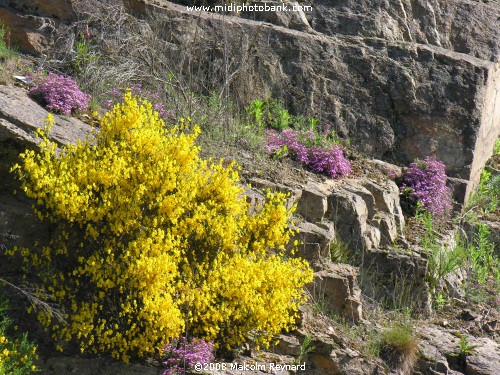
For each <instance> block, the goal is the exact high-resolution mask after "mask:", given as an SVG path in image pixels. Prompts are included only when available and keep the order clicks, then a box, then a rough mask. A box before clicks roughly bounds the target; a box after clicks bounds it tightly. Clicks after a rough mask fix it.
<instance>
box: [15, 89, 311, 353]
mask: <svg viewBox="0 0 500 375" xmlns="http://www.w3.org/2000/svg"><path fill="white" fill-rule="evenodd" d="M50 121H51V119H50V118H49V119H48V122H49V123H50ZM100 125H101V126H100V127H101V129H100V132H99V133H97V134H96V135H95V138H96V139H95V141H94V142H92V143H91V142H83V143H79V144H78V145H73V146H69V147H65V148H64V149H63V150H62V152H61V153H56V149H55V147H56V146H55V145H54V144H52V143H51V142H49V141H48V139H47V137H46V135H45V133H44V132H41V138H42V139H41V143H40V148H41V152H40V153H35V152H34V151H31V150H27V151H26V152H25V153H23V154H22V155H21V158H22V163H21V165H18V166H16V167H15V168H14V170H15V171H16V172H17V174H18V176H19V178H20V179H21V181H22V188H23V191H24V192H25V193H26V194H27V195H28V196H29V197H31V198H33V199H35V201H36V202H37V206H36V212H37V214H38V215H39V216H40V217H41V218H43V219H48V220H50V221H52V222H55V223H57V224H58V225H60V228H61V229H62V230H61V233H60V235H59V236H57V237H56V238H54V241H53V242H52V244H51V246H48V247H42V248H40V247H37V246H33V248H30V249H14V250H13V251H11V252H10V253H11V254H13V255H17V256H20V257H21V258H22V259H23V261H24V270H25V272H26V273H29V274H30V276H31V278H33V279H36V281H37V284H38V285H40V286H42V287H43V289H45V290H47V291H48V292H50V293H51V294H52V295H53V301H51V302H54V303H57V304H58V305H59V306H61V307H62V308H64V310H65V311H66V313H67V320H68V321H69V324H68V325H61V324H60V323H59V322H54V321H53V319H52V317H51V316H49V315H46V314H39V316H38V318H39V320H40V321H41V322H42V323H43V324H44V325H45V326H46V327H48V328H49V327H50V328H51V329H52V331H53V335H54V338H55V339H57V340H63V341H71V340H75V341H76V342H77V343H78V344H79V346H80V349H81V350H82V352H85V351H91V352H93V353H102V352H105V353H110V354H111V355H113V356H114V357H115V358H120V359H122V360H124V361H128V360H129V359H130V357H131V356H136V357H145V356H149V355H154V354H158V352H159V351H160V350H161V349H162V348H164V347H165V344H166V343H168V342H169V341H170V340H172V339H174V338H176V337H179V336H180V335H181V334H182V333H187V334H189V335H190V336H194V337H198V338H202V339H204V340H206V341H212V340H213V341H215V342H216V345H218V346H226V347H230V346H233V345H239V344H241V343H243V342H244V341H245V340H246V339H247V338H248V337H249V334H251V333H254V334H256V336H257V339H258V340H260V342H261V343H263V344H264V345H266V344H267V343H269V340H270V339H271V338H272V336H273V335H275V334H276V333H279V332H281V331H282V330H287V329H289V328H290V327H291V326H292V325H293V324H294V323H295V321H296V318H297V310H298V307H299V305H300V304H301V303H302V302H304V300H305V296H304V294H303V286H304V285H305V284H306V283H308V282H310V281H311V280H312V271H311V270H310V268H309V265H308V264H307V262H306V261H304V260H302V259H298V258H294V257H292V256H291V254H290V252H289V251H288V250H287V248H286V245H287V244H288V242H289V240H290V236H291V234H292V231H291V230H290V229H289V227H288V222H289V219H290V216H291V211H290V210H288V209H287V208H286V206H285V198H286V197H285V195H284V194H281V193H276V194H268V196H267V201H266V202H265V203H263V204H262V205H261V206H260V207H258V209H257V212H255V213H252V214H250V213H249V204H248V203H247V202H246V200H245V198H244V194H243V190H244V188H243V187H242V186H241V184H240V183H239V174H238V172H237V166H236V165H235V164H234V163H231V164H230V165H229V166H224V165H223V164H222V161H220V162H219V163H214V162H212V161H211V160H205V159H203V158H201V157H200V156H199V147H198V146H196V145H195V139H196V137H197V135H198V133H199V131H200V130H199V128H198V127H196V126H192V125H190V124H189V121H186V120H184V119H182V118H181V119H179V124H178V126H176V127H174V128H173V129H166V127H165V123H164V122H163V121H162V120H161V119H160V118H159V116H158V113H157V112H154V111H153V110H152V105H151V103H149V102H147V101H140V100H137V99H136V98H134V97H133V96H132V95H131V94H130V93H127V94H125V99H124V102H123V104H119V105H116V106H115V107H114V108H113V110H111V111H110V112H108V113H107V114H106V115H105V116H104V117H103V118H102V119H101V124H100ZM41 177H42V178H41Z"/></svg>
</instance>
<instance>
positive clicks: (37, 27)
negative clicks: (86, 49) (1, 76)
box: [0, 0, 76, 55]
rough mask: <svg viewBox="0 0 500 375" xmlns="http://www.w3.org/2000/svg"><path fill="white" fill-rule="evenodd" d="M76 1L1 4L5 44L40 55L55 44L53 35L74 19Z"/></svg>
mask: <svg viewBox="0 0 500 375" xmlns="http://www.w3.org/2000/svg"><path fill="white" fill-rule="evenodd" d="M74 3H75V1H66V0H56V1H46V0H21V1H8V0H0V20H2V22H3V23H4V25H5V26H6V27H7V28H8V31H9V32H8V34H7V41H8V42H9V44H10V45H11V46H13V47H14V48H17V49H18V50H19V51H21V52H25V53H31V54H34V55H39V54H41V53H43V52H46V51H47V50H48V49H49V48H50V47H51V46H52V45H53V44H54V43H55V42H56V35H55V34H56V33H55V31H56V30H57V29H58V28H60V27H61V26H62V25H63V24H64V23H68V22H70V21H73V20H75V19H76V12H75V7H74Z"/></svg>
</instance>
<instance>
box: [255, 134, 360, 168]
mask: <svg viewBox="0 0 500 375" xmlns="http://www.w3.org/2000/svg"><path fill="white" fill-rule="evenodd" d="M264 134H265V138H266V144H267V145H266V150H267V152H268V153H269V154H271V155H275V156H277V157H285V156H289V157H291V158H292V159H294V160H296V161H298V162H301V163H303V164H304V165H306V166H307V167H308V168H309V169H310V170H312V171H313V172H315V173H324V174H326V175H327V176H329V177H331V178H341V177H344V176H347V175H349V174H350V173H352V170H351V164H350V162H349V160H348V159H347V158H346V157H345V156H344V152H343V151H342V150H341V148H340V146H339V145H338V144H337V142H336V140H333V139H328V138H327V137H324V136H321V135H318V134H316V133H315V132H314V131H313V130H307V131H297V130H293V129H287V130H283V131H282V132H277V131H275V130H267V131H265V132H264Z"/></svg>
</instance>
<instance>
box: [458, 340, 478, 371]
mask: <svg viewBox="0 0 500 375" xmlns="http://www.w3.org/2000/svg"><path fill="white" fill-rule="evenodd" d="M459 337H460V341H459V342H458V350H457V351H456V352H455V353H451V356H452V357H456V358H457V359H458V362H459V364H460V366H461V367H462V368H465V367H466V366H467V357H468V356H470V355H474V354H476V348H477V347H479V345H470V344H469V342H468V339H467V336H466V335H459Z"/></svg>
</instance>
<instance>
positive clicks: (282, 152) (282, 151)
mask: <svg viewBox="0 0 500 375" xmlns="http://www.w3.org/2000/svg"><path fill="white" fill-rule="evenodd" d="M287 156H288V147H287V146H286V145H283V146H282V147H281V148H279V149H277V150H276V151H275V152H274V154H273V157H275V158H276V159H284V158H286V157H287Z"/></svg>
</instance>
